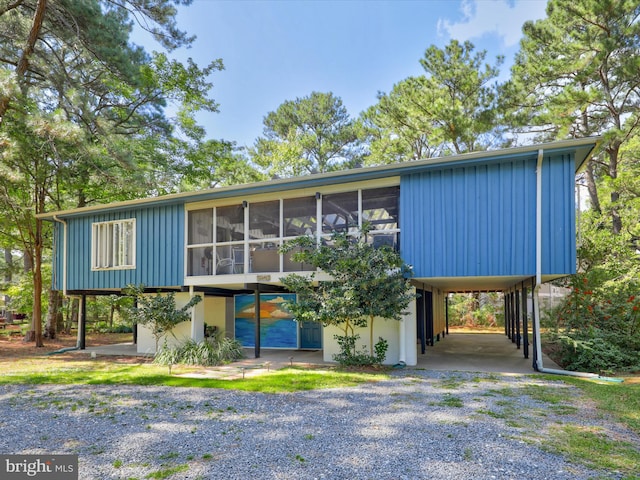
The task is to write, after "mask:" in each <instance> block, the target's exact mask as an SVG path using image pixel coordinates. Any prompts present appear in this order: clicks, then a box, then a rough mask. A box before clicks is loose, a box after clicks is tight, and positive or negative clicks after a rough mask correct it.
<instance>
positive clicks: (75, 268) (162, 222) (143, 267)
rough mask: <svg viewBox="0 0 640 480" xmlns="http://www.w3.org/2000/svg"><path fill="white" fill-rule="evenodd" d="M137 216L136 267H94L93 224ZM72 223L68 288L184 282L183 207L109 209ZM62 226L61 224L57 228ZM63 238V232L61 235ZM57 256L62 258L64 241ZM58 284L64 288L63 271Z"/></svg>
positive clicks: (168, 285) (167, 284) (74, 220)
mask: <svg viewBox="0 0 640 480" xmlns="http://www.w3.org/2000/svg"><path fill="white" fill-rule="evenodd" d="M128 218H135V219H136V267H135V268H133V269H126V270H100V271H92V270H91V225H92V224H93V223H95V222H106V221H111V220H122V219H128ZM67 222H68V225H69V254H68V264H69V267H68V272H67V276H68V289H69V290H92V289H120V288H123V287H125V286H127V285H129V284H140V283H142V284H144V285H145V286H148V287H170V286H179V285H182V284H183V277H184V267H183V265H184V236H183V232H184V206H183V205H168V206H161V207H151V208H144V209H132V210H126V211H119V212H106V213H102V214H95V215H89V216H86V217H81V218H69V219H67ZM58 228H59V227H58ZM60 237H62V235H60ZM56 252H57V255H56V256H57V257H58V258H59V259H60V260H59V261H60V262H61V261H62V260H61V259H62V241H61V240H60V241H59V242H58V245H57V248H56ZM58 270H59V274H58V275H59V278H58V281H59V285H58V287H59V288H60V289H62V270H61V268H59V269H58Z"/></svg>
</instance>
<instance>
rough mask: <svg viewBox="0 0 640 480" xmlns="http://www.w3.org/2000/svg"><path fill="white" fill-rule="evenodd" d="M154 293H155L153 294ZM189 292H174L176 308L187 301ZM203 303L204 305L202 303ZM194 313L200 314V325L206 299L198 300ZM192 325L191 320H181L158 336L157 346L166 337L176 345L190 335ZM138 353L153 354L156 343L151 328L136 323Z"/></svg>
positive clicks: (200, 334)
mask: <svg viewBox="0 0 640 480" xmlns="http://www.w3.org/2000/svg"><path fill="white" fill-rule="evenodd" d="M154 295H155V294H154ZM189 298H190V296H189V292H178V293H176V294H175V300H176V308H181V307H183V306H185V305H186V304H187V303H188V302H189ZM203 304H204V305H203ZM195 308H196V313H197V314H199V315H200V318H201V320H200V322H199V323H200V325H202V315H204V312H205V311H206V299H205V301H204V302H200V303H199V304H198V305H196V307H195ZM191 330H192V326H191V322H190V321H189V322H182V323H180V324H178V325H177V326H176V327H175V328H174V329H173V330H172V332H171V333H169V334H165V335H164V336H163V337H161V338H160V341H159V342H158V347H161V346H162V345H163V343H164V341H165V339H166V341H167V344H168V345H171V346H174V345H178V344H180V343H182V342H184V341H186V340H188V339H190V338H191V337H192V331H191ZM198 333H199V335H198V336H200V338H196V340H200V339H202V338H204V327H201V328H200V330H198ZM137 351H138V353H148V354H154V353H155V352H156V344H155V338H154V336H153V334H152V333H151V330H150V329H148V328H147V327H145V326H143V325H138V345H137Z"/></svg>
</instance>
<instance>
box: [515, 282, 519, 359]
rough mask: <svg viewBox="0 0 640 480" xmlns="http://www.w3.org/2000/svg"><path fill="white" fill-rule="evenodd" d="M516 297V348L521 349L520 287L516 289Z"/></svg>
mask: <svg viewBox="0 0 640 480" xmlns="http://www.w3.org/2000/svg"><path fill="white" fill-rule="evenodd" d="M515 297H516V315H515V321H516V348H517V349H518V350H520V293H519V292H518V289H516V291H515Z"/></svg>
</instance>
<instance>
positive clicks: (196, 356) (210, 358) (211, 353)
mask: <svg viewBox="0 0 640 480" xmlns="http://www.w3.org/2000/svg"><path fill="white" fill-rule="evenodd" d="M241 358H244V352H243V349H242V345H241V344H240V342H238V341H237V340H235V339H231V338H227V337H225V336H223V335H222V334H218V335H216V336H215V337H213V338H209V339H206V340H203V341H201V342H196V341H195V340H188V341H186V342H184V343H183V344H181V345H180V346H177V347H170V346H168V345H167V343H166V340H165V343H164V345H163V346H162V348H161V349H160V350H159V351H158V352H157V353H156V355H155V357H154V363H157V364H160V365H168V366H169V368H171V365H177V364H183V365H201V366H214V365H223V364H225V363H229V362H234V361H236V360H239V359H241ZM169 373H171V370H169Z"/></svg>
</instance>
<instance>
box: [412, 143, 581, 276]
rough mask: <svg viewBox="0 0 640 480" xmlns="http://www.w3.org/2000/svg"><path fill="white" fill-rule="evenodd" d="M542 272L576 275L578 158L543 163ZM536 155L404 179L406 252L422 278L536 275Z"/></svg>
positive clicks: (447, 169)
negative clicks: (575, 186)
mask: <svg viewBox="0 0 640 480" xmlns="http://www.w3.org/2000/svg"><path fill="white" fill-rule="evenodd" d="M542 194H543V203H542V206H543V214H542V221H543V230H542V233H543V244H542V246H543V250H542V252H543V274H569V273H574V272H575V211H574V172H573V157H572V155H558V156H555V157H553V158H545V159H544V162H543V190H542ZM535 195H536V158H534V157H531V158H529V159H518V160H513V161H506V162H500V163H497V162H494V163H485V164H479V165H466V166H460V167H448V168H447V167H442V168H440V169H433V170H430V171H425V172H421V173H414V174H411V175H406V176H403V177H402V179H401V187H400V202H401V203H400V205H401V215H402V220H403V221H402V225H401V228H402V244H401V253H402V255H403V257H404V259H405V261H407V263H409V264H411V265H413V267H414V271H415V275H416V277H456V276H503V275H518V276H519V275H534V274H535V251H536V243H535V242H536V230H535V228H536V227H535V225H536V221H535V217H536V198H535Z"/></svg>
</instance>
